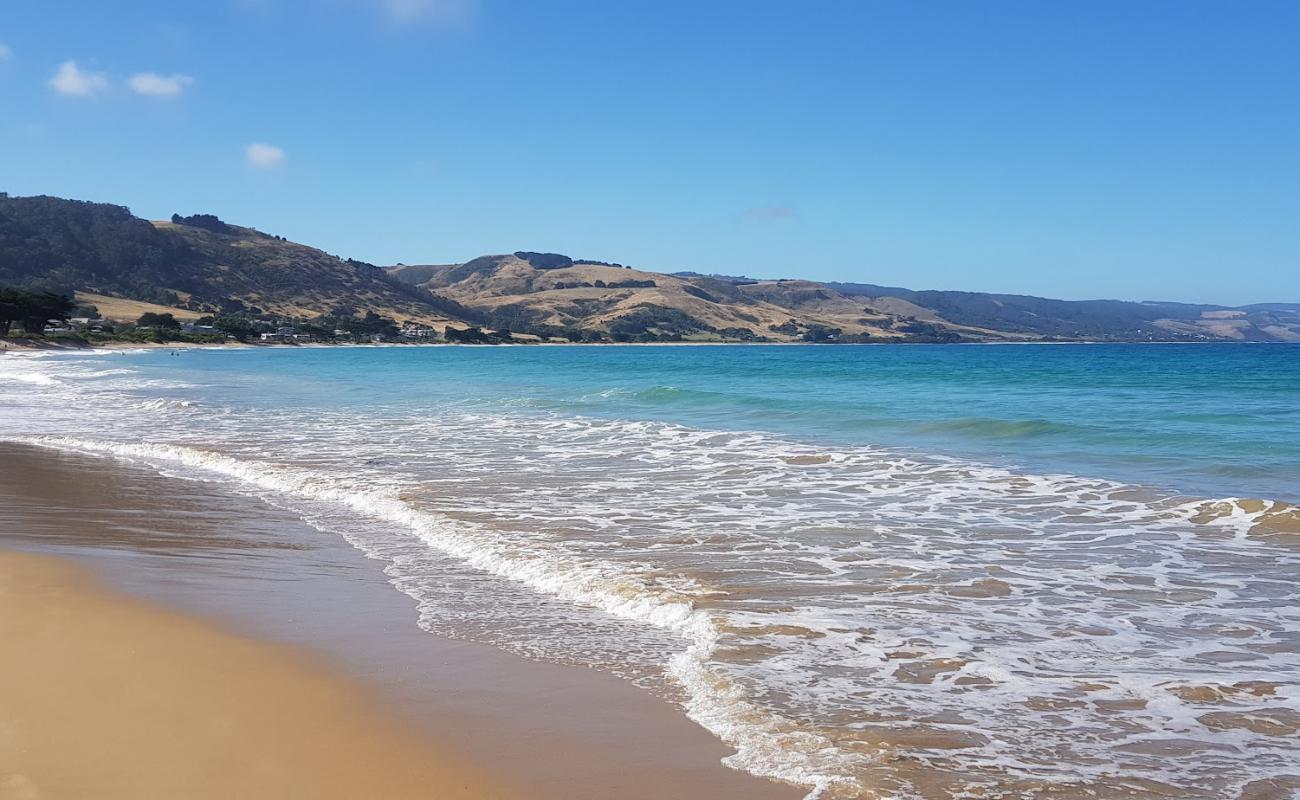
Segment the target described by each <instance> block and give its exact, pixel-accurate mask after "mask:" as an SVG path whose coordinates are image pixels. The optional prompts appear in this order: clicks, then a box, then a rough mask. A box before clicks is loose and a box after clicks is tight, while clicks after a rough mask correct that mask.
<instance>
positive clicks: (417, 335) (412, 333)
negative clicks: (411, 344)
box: [401, 322, 438, 339]
mask: <svg viewBox="0 0 1300 800" xmlns="http://www.w3.org/2000/svg"><path fill="white" fill-rule="evenodd" d="M401 335H402V338H404V339H433V338H435V337H437V335H438V332H437V331H435V330H434V329H433V328H425V327H422V326H420V325H412V324H411V323H409V322H408V323H406V324H405V325H403V326H402V330H401Z"/></svg>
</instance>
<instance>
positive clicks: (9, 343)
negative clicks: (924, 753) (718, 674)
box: [0, 339, 1300, 355]
mask: <svg viewBox="0 0 1300 800" xmlns="http://www.w3.org/2000/svg"><path fill="white" fill-rule="evenodd" d="M37 341H38V340H30V339H0V355H3V354H5V353H13V354H19V353H23V354H28V353H78V352H80V353H86V352H95V351H101V352H123V353H125V352H131V351H136V350H262V349H266V350H271V349H274V350H320V349H336V348H393V347H402V348H405V347H471V348H501V347H548V348H549V347H934V346H939V347H1020V346H1025V345H1032V346H1042V347H1050V346H1069V345H1089V346H1106V345H1126V346H1132V345H1144V346H1145V345H1160V346H1177V345H1186V346H1205V345H1282V346H1287V345H1291V346H1294V345H1296V344H1300V343H1298V342H1258V341H1235V340H1220V341H1198V342H1173V341H1153V342H1129V341H1109V340H1096V339H1076V340H1070V341H1050V342H1049V341H1014V342H1013V341H989V342H905V341H897V342H851V343H836V342H500V343H496V344H481V343H463V342H346V343H345V342H307V343H302V344H297V343H294V344H286V343H275V342H267V343H262V342H219V343H218V342H212V343H204V342H94V343H87V344H66V343H63V342H44V341H39V343H37Z"/></svg>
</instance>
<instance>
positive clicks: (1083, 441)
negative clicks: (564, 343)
mask: <svg viewBox="0 0 1300 800" xmlns="http://www.w3.org/2000/svg"><path fill="white" fill-rule="evenodd" d="M0 391H2V392H3V393H2V394H0V437H3V438H7V439H17V440H22V441H27V442H32V443H36V444H40V445H43V446H47V447H57V448H65V449H75V450H80V451H84V452H91V453H98V454H101V455H104V456H106V457H110V458H117V459H128V460H131V461H135V462H139V463H144V464H148V465H151V466H153V467H155V468H156V469H158V470H159V471H160V472H163V473H166V474H169V475H176V476H179V477H182V478H187V479H195V480H207V481H218V482H221V483H223V484H226V485H228V486H229V487H230V488H231V489H232V490H233V491H238V492H242V493H246V494H250V495H253V496H257V497H260V498H262V499H263V500H265V501H266V502H268V503H271V504H274V505H277V506H281V507H286V508H290V509H292V510H294V511H295V512H297V513H298V514H300V515H301V516H302V517H303V518H304V519H306V520H307V521H308V522H310V523H311V524H312V525H314V526H316V527H317V528H319V529H320V530H322V531H324V532H328V533H329V534H331V535H339V536H342V537H344V538H345V539H346V540H347V541H349V542H350V543H352V544H353V545H354V546H356V547H357V548H358V549H360V550H362V551H363V552H365V553H367V554H368V555H370V556H372V557H374V558H378V559H381V560H382V561H383V562H384V563H385V564H386V570H387V573H388V575H389V576H390V578H391V580H392V582H393V584H394V586H395V587H396V588H397V589H399V590H401V591H403V592H406V593H407V594H409V595H411V596H412V597H414V598H415V599H416V600H417V603H418V607H419V610H420V616H419V619H418V620H413V623H415V624H419V625H420V626H421V627H423V628H424V629H426V630H428V631H430V632H433V633H436V634H439V635H445V636H454V637H461V638H466V639H472V640H475V641H482V642H487V643H490V644H493V645H496V646H498V647H501V648H503V649H506V650H508V651H510V652H514V653H517V654H519V655H521V656H523V657H527V658H533V659H542V660H551V661H559V662H563V663H575V664H583V665H586V666H591V667H594V668H597V669H602V670H607V671H610V672H613V673H615V674H618V675H621V676H623V677H625V678H627V679H628V680H630V681H634V682H635V683H637V684H638V685H640V686H643V687H645V688H646V690H647V691H652V692H655V693H658V694H660V695H662V696H663V697H665V698H667V699H669V700H670V701H672V702H675V703H678V704H680V705H681V707H682V709H683V711H684V713H687V714H689V715H690V716H691V717H692V718H693V719H695V720H697V721H698V722H699V723H700V724H701V725H703V726H705V727H706V728H708V729H709V730H711V731H713V732H714V733H716V734H717V735H718V736H719V737H720V738H722V739H723V740H724V741H726V742H727V743H728V744H730V745H731V746H732V747H733V748H734V749H735V755H733V756H732V757H731V758H730V759H729V763H730V764H732V765H733V766H735V767H737V768H739V769H746V770H749V771H751V772H754V773H756V774H760V775H766V776H770V777H774V778H778V779H781V780H787V781H791V782H794V783H798V784H801V785H805V786H807V787H809V788H810V791H813V792H821V793H822V794H821V796H824V797H833V798H839V797H845V798H847V797H882V798H883V797H921V798H949V797H955V796H968V797H1007V796H1010V797H1052V798H1061V797H1076V796H1077V797H1084V796H1087V797H1127V798H1139V797H1150V796H1153V794H1154V793H1156V792H1157V791H1158V792H1163V793H1164V794H1165V795H1167V796H1172V797H1195V798H1223V797H1237V796H1240V795H1241V794H1242V793H1243V792H1246V791H1261V790H1262V789H1261V787H1262V786H1263V785H1264V784H1263V783H1262V782H1265V781H1273V782H1274V784H1276V785H1277V786H1295V787H1300V776H1297V773H1300V768H1297V767H1296V764H1297V763H1300V680H1298V679H1297V676H1300V587H1298V585H1297V583H1296V581H1295V576H1296V575H1297V574H1300V515H1298V514H1297V513H1296V510H1295V509H1294V508H1293V507H1292V506H1291V505H1289V503H1294V502H1296V501H1298V500H1300V346H1295V345H1231V344H1225V345H1053V346H1027V345H1026V346H922V345H917V346H834V347H782V346H744V347H740V346H733V347H721V346H698V347H695V346H692V347H672V346H663V347H660V346H644V347H642V346H628V347H610V346H601V347H577V346H575V347H495V348H492V347H486V348H485V347H421V348H415V347H389V348H384V347H377V348H362V347H353V348H259V349H231V350H187V351H177V352H175V353H173V352H172V351H167V350H155V351H149V352H140V353H132V354H126V355H123V354H105V353H91V354H87V353H73V354H60V355H54V356H45V357H35V358H31V357H5V358H0Z"/></svg>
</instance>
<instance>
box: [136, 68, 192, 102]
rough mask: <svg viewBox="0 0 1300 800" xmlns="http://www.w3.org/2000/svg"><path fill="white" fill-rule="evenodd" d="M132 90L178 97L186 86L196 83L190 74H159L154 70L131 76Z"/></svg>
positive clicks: (138, 92) (158, 95)
mask: <svg viewBox="0 0 1300 800" xmlns="http://www.w3.org/2000/svg"><path fill="white" fill-rule="evenodd" d="M130 83H131V91H133V92H135V93H136V94H143V95H147V96H149V97H176V96H178V95H180V93H181V92H183V91H185V87H187V86H189V85H191V84H193V83H194V79H193V78H191V77H190V76H189V75H181V74H179V73H177V74H175V75H159V74H157V73H154V72H137V73H136V74H134V75H132V76H131V81H130Z"/></svg>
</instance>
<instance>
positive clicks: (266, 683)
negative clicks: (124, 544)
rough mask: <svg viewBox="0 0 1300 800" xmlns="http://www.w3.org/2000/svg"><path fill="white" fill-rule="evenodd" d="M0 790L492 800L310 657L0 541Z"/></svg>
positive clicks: (13, 794)
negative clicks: (118, 589) (135, 596)
mask: <svg viewBox="0 0 1300 800" xmlns="http://www.w3.org/2000/svg"><path fill="white" fill-rule="evenodd" d="M0 595H2V596H3V602H0V638H3V640H4V642H5V648H6V656H5V657H4V658H3V659H0V684H2V685H4V686H5V687H6V691H5V692H4V695H5V696H4V711H3V730H2V736H3V738H0V796H3V797H5V798H13V799H14V800H19V799H20V798H31V799H32V800H35V799H36V798H44V797H50V798H72V797H95V798H103V799H104V800H114V799H115V798H122V799H123V800H126V799H127V798H141V797H187V798H196V799H198V798H213V799H214V800H215V799H216V798H230V797H247V798H268V800H269V798H284V797H315V798H339V799H340V800H342V798H355V797H367V796H369V797H429V796H436V797H446V798H500V800H505V799H506V798H511V797H518V796H520V795H518V794H516V793H514V792H510V791H507V790H505V789H504V788H503V787H501V786H499V785H497V784H496V783H495V782H494V781H493V780H492V779H491V777H490V775H489V774H488V772H487V771H486V770H483V769H479V768H477V767H475V766H473V765H470V764H467V763H464V762H463V761H459V760H457V759H455V758H454V757H452V755H450V754H449V753H447V752H445V751H443V750H441V749H440V748H439V747H438V746H437V745H436V744H435V743H433V742H432V741H429V740H428V737H426V736H423V735H421V734H420V733H418V732H417V731H415V730H414V729H412V728H411V727H410V726H407V725H403V724H399V723H397V722H396V721H395V720H393V719H390V718H388V717H387V716H385V715H384V714H382V713H379V712H377V711H376V710H375V709H373V708H372V704H371V703H370V702H368V701H367V699H366V698H365V696H364V694H363V693H361V692H358V691H357V689H356V687H354V686H353V685H351V684H350V683H349V682H348V681H346V680H344V679H342V678H340V677H339V676H337V675H336V674H334V673H333V672H332V671H331V670H328V669H325V668H323V667H322V666H321V665H320V664H317V663H315V662H314V661H313V660H312V659H310V658H307V657H304V656H303V655H302V654H299V653H296V652H294V651H292V650H290V649H286V648H280V647H276V646H272V645H268V644H264V643H260V642H256V641H253V640H250V639H245V638H242V637H237V636H232V635H230V634H227V633H225V632H223V631H221V630H219V629H218V628H216V627H214V626H211V625H208V624H204V623H202V622H198V621H196V620H193V619H190V618H187V617H184V616H180V615H177V614H174V613H171V612H168V611H165V610H162V609H160V608H157V607H154V606H150V605H147V604H143V603H140V602H138V601H135V600H132V599H129V598H127V597H124V596H121V595H118V594H114V593H110V592H107V591H105V590H104V589H102V588H101V587H100V586H99V585H97V582H96V581H95V579H94V578H93V576H92V575H91V574H90V573H89V572H88V571H87V570H85V569H81V568H77V567H73V566H70V565H68V564H66V563H64V562H62V561H59V560H56V559H52V558H48V557H41V556H32V555H28V554H15V553H9V552H4V553H0Z"/></svg>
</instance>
